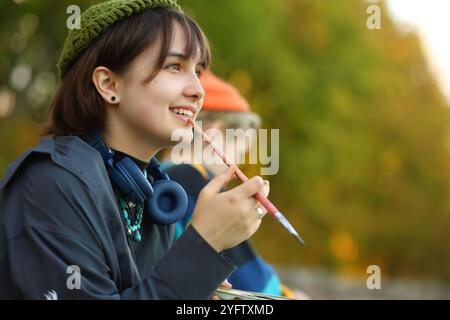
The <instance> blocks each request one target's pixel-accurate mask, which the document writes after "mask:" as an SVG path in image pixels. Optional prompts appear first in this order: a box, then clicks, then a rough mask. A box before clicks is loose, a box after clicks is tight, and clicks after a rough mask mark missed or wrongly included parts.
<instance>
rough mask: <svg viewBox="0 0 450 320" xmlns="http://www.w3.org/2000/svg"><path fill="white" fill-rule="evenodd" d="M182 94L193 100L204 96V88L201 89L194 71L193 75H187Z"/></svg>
mask: <svg viewBox="0 0 450 320" xmlns="http://www.w3.org/2000/svg"><path fill="white" fill-rule="evenodd" d="M184 95H185V96H186V97H188V98H191V99H193V100H195V101H197V100H201V99H203V97H204V96H205V90H203V87H202V85H201V83H200V79H199V78H198V76H197V74H196V73H195V72H194V74H193V75H190V76H189V81H188V84H187V85H186V87H185V90H184Z"/></svg>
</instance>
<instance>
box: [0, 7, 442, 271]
mask: <svg viewBox="0 0 450 320" xmlns="http://www.w3.org/2000/svg"><path fill="white" fill-rule="evenodd" d="M17 3H20V4H17ZM90 3H95V1H80V0H78V1H76V4H78V5H80V7H81V8H82V10H85V9H86V8H87V7H88V5H89V4H90ZM180 3H181V4H182V6H183V8H184V9H185V11H186V12H187V13H188V14H190V15H192V16H193V17H194V18H195V19H196V20H197V21H198V22H199V24H200V25H201V26H202V27H203V28H204V30H205V32H206V34H207V36H208V37H209V39H210V41H211V45H212V47H213V69H214V70H215V71H216V73H218V74H219V75H221V76H222V77H224V78H225V79H228V80H229V81H231V82H233V83H234V84H235V85H236V86H238V87H239V88H240V90H241V91H242V93H243V94H244V95H245V96H246V97H248V98H249V101H250V102H251V105H252V107H253V109H254V110H255V111H257V112H258V113H260V114H261V116H262V117H263V119H264V127H265V128H280V171H279V173H278V174H277V175H275V176H270V177H268V179H269V180H270V181H271V187H272V188H271V199H272V200H273V202H274V203H275V204H276V205H277V206H278V207H279V208H280V209H282V210H283V212H284V214H285V215H286V216H287V217H288V219H289V220H291V222H292V223H293V224H294V225H295V226H296V228H297V229H298V230H299V232H300V234H301V235H302V236H303V237H304V238H305V240H306V242H307V245H306V246H305V247H299V246H298V244H297V243H295V242H294V241H293V240H292V239H291V238H290V237H289V235H287V234H286V233H285V232H284V231H283V229H282V228H281V227H280V226H279V225H278V224H277V223H276V222H275V221H274V220H273V219H270V218H269V219H265V220H264V224H263V226H262V227H261V229H260V231H259V232H258V233H257V234H256V235H255V237H254V242H255V245H256V247H257V248H258V250H259V252H260V253H261V255H263V256H264V257H265V258H266V259H267V260H268V261H270V262H273V263H279V264H283V263H290V264H303V265H309V266H326V267H329V268H333V269H335V270H337V271H339V272H345V273H353V274H355V273H357V274H364V273H365V270H366V267H367V266H368V265H370V264H378V265H379V266H380V267H381V269H382V272H383V274H389V275H400V276H410V277H424V278H440V279H445V280H450V255H449V254H448V253H449V252H450V242H449V241H448V234H450V215H449V209H450V174H449V173H450V161H449V141H448V137H449V120H450V110H449V108H448V105H447V103H446V101H445V100H444V98H443V95H442V94H441V92H440V91H439V90H438V87H437V85H436V82H435V80H434V78H433V75H432V74H430V73H429V68H428V66H427V63H426V61H425V59H424V56H423V50H422V48H421V44H420V41H419V39H418V37H417V36H416V35H415V34H413V33H403V32H401V31H400V30H399V29H398V28H397V27H396V26H395V25H394V24H393V22H392V21H391V20H390V18H389V16H388V13H387V11H386V9H385V7H384V6H383V3H382V2H380V3H379V4H380V5H381V6H382V29H381V30H369V29H368V28H367V27H366V19H367V17H368V15H367V13H366V9H367V6H368V3H367V2H365V1H359V0H354V1H347V0H339V1H326V0H283V1H278V0H258V1H249V0H246V1H242V0H227V1H214V2H213V1H202V0H180ZM71 4H75V3H74V2H73V1H68V0H64V1H54V0H39V1H37V0H28V1H26V0H21V1H20V0H16V2H13V1H10V0H8V1H6V0H3V1H2V2H1V3H0V12H1V20H0V24H1V32H0V49H1V50H0V101H2V100H1V99H2V98H1V97H3V102H4V101H7V99H6V98H5V97H9V96H13V97H14V99H13V98H11V99H10V100H11V101H12V100H15V108H14V109H13V110H7V108H5V107H3V110H2V107H1V105H0V115H1V114H3V118H1V117H0V146H1V153H0V173H3V172H4V170H5V168H6V165H7V163H9V162H10V161H11V160H12V159H14V158H15V157H16V156H17V155H18V154H19V153H20V152H22V151H23V150H24V149H25V148H27V147H29V146H31V145H33V144H34V143H36V142H37V141H38V139H39V136H38V131H37V125H36V124H37V123H38V121H40V120H42V118H43V117H44V116H45V114H46V108H47V107H48V103H49V99H50V98H51V94H52V92H53V91H54V88H55V87H56V85H57V77H56V69H55V66H54V65H55V63H56V60H57V56H58V54H59V50H60V48H61V47H62V43H63V39H64V36H65V34H66V32H67V29H66V28H65V19H66V18H67V16H68V15H67V14H66V8H67V6H68V5H71ZM58 26H60V27H58ZM443 41H444V39H443ZM5 92H9V95H7V94H6V93H5ZM8 101H9V100H8ZM249 170H250V172H253V173H257V171H256V170H255V169H251V168H250V169H249ZM252 170H253V171H252Z"/></svg>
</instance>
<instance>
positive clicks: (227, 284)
mask: <svg viewBox="0 0 450 320" xmlns="http://www.w3.org/2000/svg"><path fill="white" fill-rule="evenodd" d="M220 287H221V288H224V289H231V287H232V285H231V283H229V282H228V280H227V279H225V280H224V282H222V283H221V284H220Z"/></svg>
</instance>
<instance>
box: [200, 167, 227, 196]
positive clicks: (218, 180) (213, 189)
mask: <svg viewBox="0 0 450 320" xmlns="http://www.w3.org/2000/svg"><path fill="white" fill-rule="evenodd" d="M233 177H234V168H233V167H229V168H228V169H227V170H226V171H225V172H224V173H222V174H219V175H217V176H215V177H214V178H213V179H211V181H210V182H209V183H208V184H207V185H206V186H205V187H204V188H203V190H202V193H203V194H207V195H210V196H211V195H214V194H216V193H219V192H220V190H222V188H223V187H224V186H226V184H227V183H228V182H230V180H231V179H233Z"/></svg>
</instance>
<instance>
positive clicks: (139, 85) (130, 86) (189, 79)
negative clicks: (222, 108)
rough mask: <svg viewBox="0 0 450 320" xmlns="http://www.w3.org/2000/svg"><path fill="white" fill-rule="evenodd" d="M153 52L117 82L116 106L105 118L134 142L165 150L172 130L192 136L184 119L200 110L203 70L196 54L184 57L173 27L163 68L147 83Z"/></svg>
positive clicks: (181, 41) (139, 59)
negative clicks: (183, 130)
mask: <svg viewBox="0 0 450 320" xmlns="http://www.w3.org/2000/svg"><path fill="white" fill-rule="evenodd" d="M156 47H158V46H156ZM157 50H158V48H155V46H154V47H152V48H149V49H148V50H146V51H144V52H143V53H142V54H141V55H139V56H138V57H137V58H136V59H135V61H133V62H132V63H131V65H130V67H129V69H128V70H127V71H126V72H125V74H124V75H123V76H122V77H119V78H118V87H117V89H118V91H117V93H118V96H119V97H120V103H119V104H118V105H112V106H111V108H109V109H110V110H108V111H109V112H108V116H109V117H108V118H111V122H112V123H111V124H112V125H114V126H115V127H117V126H121V127H125V128H126V130H127V131H131V132H133V136H134V138H135V139H142V140H145V141H147V142H149V143H152V144H154V145H157V146H159V147H165V146H169V145H171V144H174V142H171V141H170V137H171V134H172V132H173V131H174V130H176V129H181V128H184V129H185V130H186V134H187V135H189V134H191V135H192V130H191V127H190V126H189V125H188V124H187V122H186V120H185V119H186V118H187V117H191V118H195V117H196V115H197V114H198V112H199V111H200V109H201V106H202V103H203V96H204V94H205V93H204V91H203V88H202V86H201V84H200V80H199V76H200V75H201V72H202V71H203V67H202V62H201V61H200V54H197V55H196V56H194V57H192V58H190V57H187V56H186V53H185V50H186V35H185V32H184V31H183V29H182V28H181V27H180V26H179V25H178V24H177V23H175V26H174V33H173V40H172V43H171V44H170V49H169V53H168V55H167V57H166V59H165V61H164V64H163V67H162V69H161V70H160V71H159V72H158V73H157V74H156V76H155V77H154V78H153V79H152V80H151V81H148V82H147V81H145V80H146V79H147V78H148V77H149V70H152V69H153V66H154V65H155V63H156V61H155V59H156V58H155V57H156V56H157Z"/></svg>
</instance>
